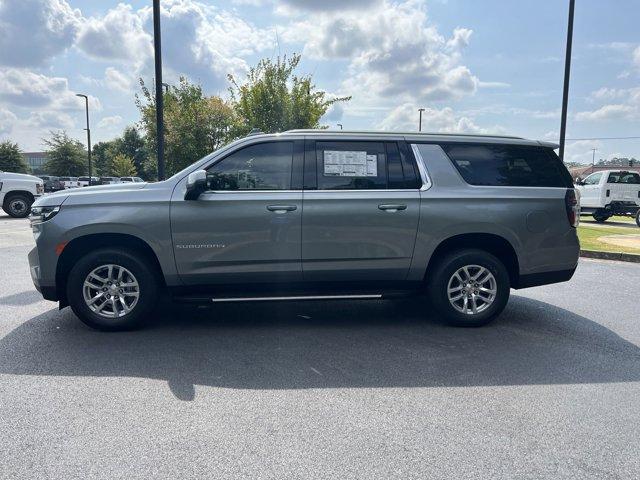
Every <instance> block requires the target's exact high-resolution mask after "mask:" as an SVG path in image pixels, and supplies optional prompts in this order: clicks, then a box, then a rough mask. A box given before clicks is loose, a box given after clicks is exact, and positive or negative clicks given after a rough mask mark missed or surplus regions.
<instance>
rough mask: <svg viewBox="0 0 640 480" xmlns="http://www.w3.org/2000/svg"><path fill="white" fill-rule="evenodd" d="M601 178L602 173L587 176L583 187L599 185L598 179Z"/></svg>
mask: <svg viewBox="0 0 640 480" xmlns="http://www.w3.org/2000/svg"><path fill="white" fill-rule="evenodd" d="M601 178H602V173H594V174H593V175H589V176H588V177H587V178H585V180H584V183H585V185H596V184H598V183H600V179H601Z"/></svg>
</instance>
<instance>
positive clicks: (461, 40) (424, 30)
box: [283, 0, 479, 104]
mask: <svg viewBox="0 0 640 480" xmlns="http://www.w3.org/2000/svg"><path fill="white" fill-rule="evenodd" d="M298 3H304V4H306V3H307V2H298ZM355 4H357V5H361V6H363V7H364V3H363V2H355ZM354 6H355V5H354ZM366 7H367V8H366V11H365V10H364V9H362V10H347V11H345V10H340V11H337V10H336V11H326V10H323V11H318V12H314V14H313V16H312V17H311V18H310V17H309V15H298V16H296V15H293V14H292V15H293V17H292V22H291V24H290V25H289V26H288V27H287V29H286V30H285V31H284V32H283V38H284V40H285V41H288V42H302V43H303V44H304V50H303V53H304V54H305V55H307V56H309V57H311V58H316V59H322V60H334V61H335V60H336V59H344V60H347V61H348V62H349V66H348V69H347V71H346V79H345V80H344V82H343V85H342V91H344V92H350V93H351V92H353V93H356V92H363V93H362V94H358V95H357V96H356V97H354V102H368V103H370V104H373V103H376V102H379V101H380V99H381V98H384V99H387V100H395V102H394V103H396V104H397V103H398V101H426V100H444V99H451V98H460V97H463V96H465V95H469V94H473V93H474V92H475V91H476V89H477V88H478V83H479V80H478V79H477V78H476V76H475V75H473V74H472V72H471V71H470V70H469V68H467V67H466V66H464V65H462V64H461V63H460V57H461V49H463V48H464V47H465V46H466V45H467V44H468V42H469V39H470V37H471V33H472V32H471V30H469V29H465V28H456V29H455V30H454V32H453V35H452V37H451V38H449V39H446V38H445V37H443V36H442V35H441V34H440V33H439V32H438V30H437V28H436V27H434V26H433V25H431V24H430V22H429V21H428V18H427V13H426V9H425V7H424V4H423V2H421V1H419V0H405V1H403V2H399V3H391V2H390V0H382V1H380V2H376V3H375V4H374V5H370V4H367V5H366ZM308 8H310V7H308Z"/></svg>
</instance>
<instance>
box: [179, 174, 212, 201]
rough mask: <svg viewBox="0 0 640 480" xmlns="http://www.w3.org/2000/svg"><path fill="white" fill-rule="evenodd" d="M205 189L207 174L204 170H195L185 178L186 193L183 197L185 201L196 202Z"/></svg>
mask: <svg viewBox="0 0 640 480" xmlns="http://www.w3.org/2000/svg"><path fill="white" fill-rule="evenodd" d="M206 189H207V172H206V170H196V171H195V172H191V173H190V174H189V176H188V177H187V193H185V195H184V199H185V200H197V199H198V197H199V196H200V194H201V193H202V192H204V191H205V190H206Z"/></svg>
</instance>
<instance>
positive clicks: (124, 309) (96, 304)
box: [82, 264, 140, 318]
mask: <svg viewBox="0 0 640 480" xmlns="http://www.w3.org/2000/svg"><path fill="white" fill-rule="evenodd" d="M82 295H83V297H84V301H85V303H86V304H87V307H89V309H90V310H91V311H92V312H94V313H96V314H98V315H100V316H101V317H106V318H118V317H123V316H125V315H127V314H128V313H129V312H131V311H132V310H133V309H134V308H135V306H136V304H137V303H138V299H139V298H140V286H139V285H138V281H137V280H136V277H134V276H133V274H132V273H131V272H130V271H129V270H127V269H126V268H124V267H121V266H120V265H113V264H111V265H102V266H100V267H98V268H94V269H93V270H92V271H91V272H90V273H89V275H87V278H85V279H84V284H83V287H82Z"/></svg>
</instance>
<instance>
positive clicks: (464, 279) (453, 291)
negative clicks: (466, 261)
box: [447, 265, 498, 315]
mask: <svg viewBox="0 0 640 480" xmlns="http://www.w3.org/2000/svg"><path fill="white" fill-rule="evenodd" d="M497 292H498V289H497V283H496V279H495V277H494V276H493V274H492V273H491V272H490V271H489V270H488V269H487V268H485V267H481V266H480V265H466V266H464V267H462V268H459V269H458V270H457V271H456V272H455V273H454V274H453V275H452V276H451V278H450V279H449V283H448V285H447V296H448V298H449V303H450V304H451V305H452V306H453V308H455V309H456V310H457V311H458V312H460V313H464V314H465V315H476V314H478V313H481V312H483V311H485V310H486V309H487V308H489V307H490V306H491V304H492V303H493V302H494V300H495V299H496V294H497Z"/></svg>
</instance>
